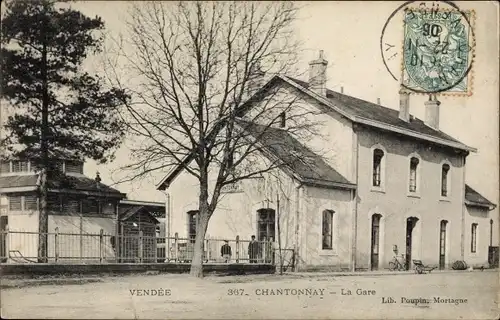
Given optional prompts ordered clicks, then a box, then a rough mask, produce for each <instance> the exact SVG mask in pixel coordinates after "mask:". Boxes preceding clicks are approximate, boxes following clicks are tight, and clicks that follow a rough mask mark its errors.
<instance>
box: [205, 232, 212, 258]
mask: <svg viewBox="0 0 500 320" xmlns="http://www.w3.org/2000/svg"><path fill="white" fill-rule="evenodd" d="M206 241H207V246H206V247H205V250H206V252H207V257H206V258H207V262H208V261H210V260H211V259H212V252H211V250H210V239H208V237H207V239H206Z"/></svg>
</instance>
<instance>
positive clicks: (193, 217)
mask: <svg viewBox="0 0 500 320" xmlns="http://www.w3.org/2000/svg"><path fill="white" fill-rule="evenodd" d="M187 214H188V238H189V240H190V242H191V243H194V241H195V239H196V221H197V220H198V210H191V211H188V212H187Z"/></svg>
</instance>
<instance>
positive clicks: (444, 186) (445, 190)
mask: <svg viewBox="0 0 500 320" xmlns="http://www.w3.org/2000/svg"><path fill="white" fill-rule="evenodd" d="M449 171H450V165H449V164H447V163H445V164H443V165H442V166H441V196H442V197H447V196H448V194H449V187H448V184H449V178H448V173H449Z"/></svg>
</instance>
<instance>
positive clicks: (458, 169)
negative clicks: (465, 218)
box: [356, 128, 465, 269]
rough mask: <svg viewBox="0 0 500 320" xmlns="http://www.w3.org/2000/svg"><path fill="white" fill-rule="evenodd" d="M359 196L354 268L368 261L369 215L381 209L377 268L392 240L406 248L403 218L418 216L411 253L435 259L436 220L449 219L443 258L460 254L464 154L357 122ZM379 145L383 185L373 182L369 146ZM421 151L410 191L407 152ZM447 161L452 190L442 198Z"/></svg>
mask: <svg viewBox="0 0 500 320" xmlns="http://www.w3.org/2000/svg"><path fill="white" fill-rule="evenodd" d="M357 135H358V143H359V150H358V171H359V175H358V199H357V225H358V229H357V235H358V237H357V243H356V247H357V250H356V251H357V254H356V257H357V268H359V269H366V268H369V266H370V259H371V257H370V253H371V218H372V215H373V214H375V213H378V214H381V215H382V218H381V237H380V258H379V260H380V265H379V269H380V268H385V267H387V266H388V262H389V261H390V260H391V259H392V258H393V255H394V254H393V246H394V245H397V247H398V249H399V254H402V253H405V246H406V219H407V218H408V217H416V218H418V219H419V220H418V222H417V224H416V227H415V229H414V231H413V240H412V241H413V250H412V258H413V259H421V260H422V261H423V262H424V263H425V264H438V262H439V234H440V233H439V230H440V221H441V220H447V221H448V224H447V234H446V236H447V241H446V243H447V247H446V252H447V255H446V257H447V259H446V265H447V266H451V263H453V261H455V260H459V259H461V228H462V209H463V201H464V200H463V199H464V186H465V184H464V183H465V181H464V166H463V157H462V156H459V155H457V154H455V153H453V152H452V151H447V150H444V149H440V148H437V147H435V146H432V145H430V144H426V143H422V142H417V141H412V140H410V139H406V138H404V137H402V136H400V137H398V136H395V135H389V134H387V133H383V132H380V131H375V130H371V129H368V128H361V129H360V130H359V131H358V134H357ZM374 146H381V147H382V149H383V150H384V152H385V156H384V158H385V164H384V163H383V168H385V173H384V171H382V179H383V181H384V182H383V183H385V185H384V187H383V188H382V190H376V189H374V188H372V168H373V164H372V159H373V154H372V150H373V147H374ZM412 154H413V155H414V154H417V155H418V156H419V157H420V164H419V170H420V171H419V178H418V184H419V186H420V187H419V188H420V191H419V196H418V197H416V196H409V193H408V183H409V163H410V162H409V161H410V155H412ZM443 161H448V163H449V164H450V166H451V169H450V172H449V179H451V180H450V184H451V190H450V194H449V196H448V197H447V198H446V199H441V193H440V190H441V189H440V188H441V165H442V163H443Z"/></svg>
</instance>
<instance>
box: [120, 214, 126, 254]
mask: <svg viewBox="0 0 500 320" xmlns="http://www.w3.org/2000/svg"><path fill="white" fill-rule="evenodd" d="M118 237H119V238H120V239H118V240H120V243H121V245H120V248H118V249H119V250H118V261H119V262H123V257H124V256H125V252H126V250H125V234H124V233H123V223H121V222H120V234H119V235H118Z"/></svg>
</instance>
